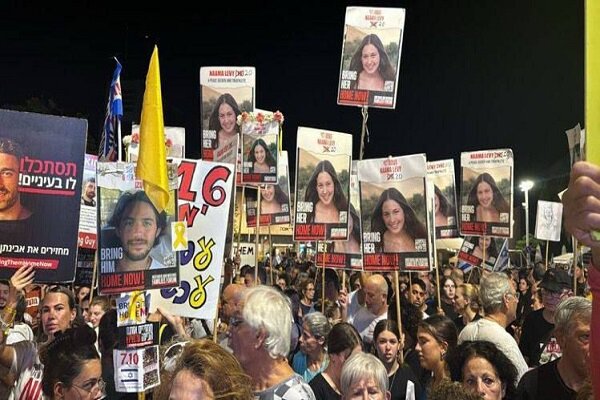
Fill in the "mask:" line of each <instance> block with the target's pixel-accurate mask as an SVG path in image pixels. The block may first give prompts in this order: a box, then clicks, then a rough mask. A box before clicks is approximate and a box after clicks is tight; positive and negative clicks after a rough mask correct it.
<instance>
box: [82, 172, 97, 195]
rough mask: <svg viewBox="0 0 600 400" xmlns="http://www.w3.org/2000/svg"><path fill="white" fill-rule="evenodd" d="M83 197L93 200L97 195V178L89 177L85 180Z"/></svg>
mask: <svg viewBox="0 0 600 400" xmlns="http://www.w3.org/2000/svg"><path fill="white" fill-rule="evenodd" d="M83 197H85V199H86V200H92V199H94V198H95V197H96V178H94V177H91V178H87V179H86V180H85V181H84V182H83Z"/></svg>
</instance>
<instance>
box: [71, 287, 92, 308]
mask: <svg viewBox="0 0 600 400" xmlns="http://www.w3.org/2000/svg"><path fill="white" fill-rule="evenodd" d="M90 291H91V289H90V287H89V286H79V287H78V288H77V291H76V292H75V300H76V301H77V304H81V300H83V299H84V298H86V297H89V294H90Z"/></svg>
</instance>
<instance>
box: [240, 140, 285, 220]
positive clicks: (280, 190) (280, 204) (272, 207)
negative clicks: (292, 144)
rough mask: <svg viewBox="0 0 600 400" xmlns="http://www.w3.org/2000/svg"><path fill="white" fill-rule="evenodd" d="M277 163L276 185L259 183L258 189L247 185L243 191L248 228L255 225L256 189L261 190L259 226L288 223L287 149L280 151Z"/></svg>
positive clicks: (256, 209) (256, 211)
mask: <svg viewBox="0 0 600 400" xmlns="http://www.w3.org/2000/svg"><path fill="white" fill-rule="evenodd" d="M278 164H279V167H278V175H279V176H278V178H277V182H278V183H277V184H276V185H261V186H260V189H252V188H250V187H247V188H246V190H245V192H244V195H245V197H246V221H247V223H248V227H249V228H254V227H256V215H257V213H258V208H257V206H258V204H257V199H258V194H257V190H260V191H261V196H260V226H261V227H263V226H268V225H281V224H289V223H290V220H291V219H290V183H289V172H288V154H287V151H282V152H281V153H280V155H279V159H278Z"/></svg>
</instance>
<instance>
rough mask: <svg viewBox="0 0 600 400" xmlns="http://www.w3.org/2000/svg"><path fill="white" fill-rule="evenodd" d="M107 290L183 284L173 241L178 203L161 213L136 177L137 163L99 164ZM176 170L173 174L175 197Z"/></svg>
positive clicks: (103, 282) (102, 259)
mask: <svg viewBox="0 0 600 400" xmlns="http://www.w3.org/2000/svg"><path fill="white" fill-rule="evenodd" d="M97 166H98V167H97V170H98V174H97V184H98V194H99V196H98V197H99V200H100V201H99V204H98V206H99V224H100V251H99V255H100V259H99V262H98V265H99V274H100V275H99V277H100V278H99V285H98V287H99V290H100V293H102V294H112V293H122V292H130V291H132V290H143V289H152V288H164V287H173V286H176V285H177V284H178V283H179V262H178V257H177V253H176V252H174V251H173V250H172V246H171V241H172V239H171V224H172V222H174V221H176V220H177V214H176V209H175V202H174V201H170V202H169V204H168V206H167V208H166V209H165V210H164V211H162V212H159V211H158V210H157V209H156V208H155V207H154V205H153V204H152V202H151V201H150V198H149V197H148V195H147V194H146V193H145V192H144V190H143V189H142V187H143V184H142V182H141V181H139V180H137V179H136V178H135V164H131V163H98V164H97ZM176 179H177V174H173V173H169V180H170V187H171V189H172V191H171V196H172V199H174V198H175V191H174V189H175V188H176V182H177V180H176Z"/></svg>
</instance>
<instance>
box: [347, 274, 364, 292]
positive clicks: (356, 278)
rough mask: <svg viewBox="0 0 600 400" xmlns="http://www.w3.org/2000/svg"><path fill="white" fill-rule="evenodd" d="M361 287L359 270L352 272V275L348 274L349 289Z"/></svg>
mask: <svg viewBox="0 0 600 400" xmlns="http://www.w3.org/2000/svg"><path fill="white" fill-rule="evenodd" d="M361 288H362V286H361V284H360V272H354V273H353V274H352V275H350V291H354V290H359V289H361Z"/></svg>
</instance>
